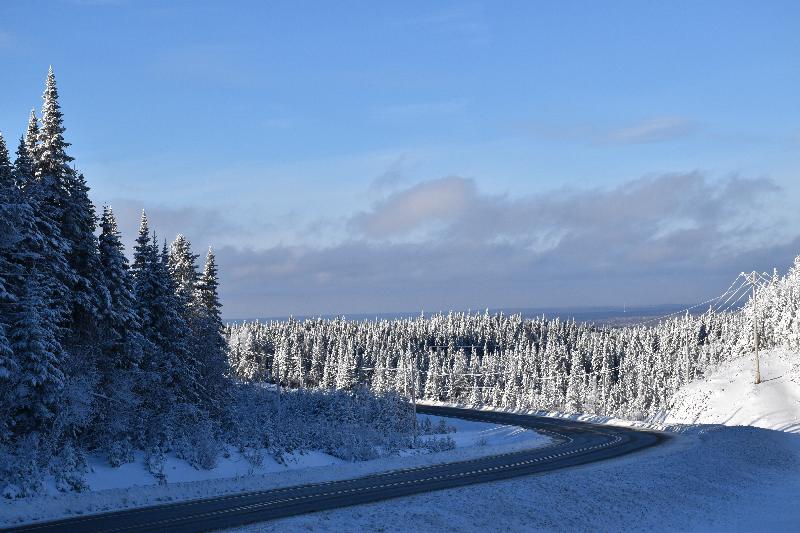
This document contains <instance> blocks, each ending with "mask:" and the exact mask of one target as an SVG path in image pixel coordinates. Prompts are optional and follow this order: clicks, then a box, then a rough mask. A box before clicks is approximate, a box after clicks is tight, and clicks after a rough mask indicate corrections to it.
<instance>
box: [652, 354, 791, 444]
mask: <svg viewBox="0 0 800 533" xmlns="http://www.w3.org/2000/svg"><path fill="white" fill-rule="evenodd" d="M760 359H761V380H762V382H761V383H760V384H759V385H756V384H755V383H754V379H753V368H754V361H753V357H752V356H741V357H738V358H736V359H734V360H732V361H727V362H725V363H722V364H721V365H720V366H719V367H718V368H717V369H716V370H715V371H713V372H711V373H710V374H709V375H708V376H707V377H706V378H705V379H701V380H698V381H695V382H692V383H689V384H687V385H685V386H684V387H682V388H681V389H680V390H679V391H678V392H677V394H676V395H675V397H674V399H673V405H672V408H671V409H670V410H669V411H668V412H667V414H666V417H665V418H664V422H665V423H667V424H673V423H676V424H725V425H727V426H756V427H760V428H765V429H775V430H778V431H789V432H794V433H800V353H798V352H796V351H793V350H787V349H780V348H776V349H773V350H767V351H765V352H762V353H761V358H760Z"/></svg>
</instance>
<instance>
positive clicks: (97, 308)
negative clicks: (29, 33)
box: [34, 67, 109, 350]
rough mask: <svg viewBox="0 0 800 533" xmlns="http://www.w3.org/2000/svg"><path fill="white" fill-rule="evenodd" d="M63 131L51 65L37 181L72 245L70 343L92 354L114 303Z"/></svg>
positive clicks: (67, 320)
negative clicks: (102, 317) (104, 316)
mask: <svg viewBox="0 0 800 533" xmlns="http://www.w3.org/2000/svg"><path fill="white" fill-rule="evenodd" d="M64 131H65V128H64V116H63V114H62V112H61V106H60V104H59V101H58V89H57V87H56V78H55V74H54V73H53V68H52V67H50V70H49V72H48V74H47V82H46V84H45V90H44V95H43V104H42V113H41V128H40V129H39V136H38V143H37V145H36V146H35V148H34V154H35V157H34V162H35V163H34V169H35V173H36V178H37V180H39V181H43V182H46V183H47V184H48V185H47V186H48V187H49V190H48V198H47V200H48V201H49V202H50V206H49V207H50V208H51V209H52V210H53V215H54V219H55V220H56V221H57V222H58V224H59V227H60V230H61V237H62V238H63V239H64V240H65V241H66V242H67V245H68V248H67V254H66V259H67V264H68V266H69V269H70V273H71V279H70V281H71V283H70V286H69V289H70V290H69V293H68V298H67V313H68V314H67V316H66V317H65V324H66V328H67V331H68V335H67V337H68V338H67V341H68V342H69V343H70V344H73V345H76V347H80V348H78V349H81V350H87V349H88V348H89V346H92V345H93V342H94V340H95V337H96V334H97V326H98V324H99V321H100V315H101V313H102V311H103V310H104V309H105V308H107V306H108V305H109V299H108V294H107V292H106V291H105V287H104V284H103V281H102V278H101V276H100V272H101V271H100V267H99V257H98V254H97V239H96V237H95V234H94V230H95V227H96V225H97V216H96V215H95V211H94V206H93V205H92V202H91V201H90V200H89V195H88V191H89V188H88V187H87V185H86V180H85V178H84V177H83V175H81V174H78V173H76V172H75V170H74V169H73V168H71V167H70V163H71V162H72V161H73V158H72V157H71V156H69V155H68V154H67V152H66V150H67V148H68V147H69V143H68V142H66V141H65V140H64Z"/></svg>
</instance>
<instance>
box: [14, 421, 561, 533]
mask: <svg viewBox="0 0 800 533" xmlns="http://www.w3.org/2000/svg"><path fill="white" fill-rule="evenodd" d="M425 418H429V419H430V420H431V423H432V425H433V426H434V427H435V426H437V425H438V424H439V420H440V418H442V417H437V416H426V415H419V417H418V419H419V421H420V422H423V421H424V419H425ZM444 420H445V423H446V425H447V426H449V427H450V428H454V429H455V430H456V431H455V432H450V433H447V434H446V436H449V437H451V438H452V439H453V440H454V442H455V445H456V448H455V449H453V450H449V451H444V452H438V453H424V452H423V451H421V450H416V449H415V450H405V451H403V452H402V453H401V454H400V456H396V457H389V458H383V459H376V460H372V461H362V462H356V463H349V462H346V461H343V460H341V459H338V458H336V457H333V456H330V455H327V454H324V453H321V452H306V453H302V454H300V453H295V454H290V455H286V454H285V455H284V456H283V459H284V460H285V464H281V463H279V462H277V461H275V460H274V459H273V458H272V457H269V456H266V455H265V457H264V462H263V464H262V466H260V467H258V468H253V467H251V466H250V464H249V463H248V462H247V461H246V460H245V459H244V458H243V457H241V456H240V455H239V454H238V452H236V451H235V450H229V453H230V457H228V458H220V460H219V464H218V465H217V467H216V468H214V469H212V470H198V469H195V468H194V467H192V466H191V465H189V464H188V463H187V462H186V461H183V460H181V459H178V458H177V457H175V456H174V455H167V457H166V460H165V464H164V473H165V475H166V479H167V484H166V485H159V484H158V481H157V480H156V479H155V478H154V477H153V476H152V475H151V474H149V473H148V472H147V470H146V468H145V464H144V455H143V454H137V455H136V457H135V459H136V460H135V461H134V462H133V463H129V464H125V465H122V466H121V467H119V468H113V467H111V466H109V465H108V463H107V462H106V461H105V459H103V458H101V457H90V458H89V464H90V467H91V470H92V471H91V472H89V473H88V474H87V476H86V480H87V483H88V485H89V487H90V491H88V492H83V493H61V492H58V491H56V490H55V487H54V486H52V487H50V492H49V493H48V494H44V495H41V496H36V497H31V498H23V499H18V500H0V527H2V526H12V525H19V524H22V523H30V522H34V521H41V520H52V519H56V518H61V517H67V516H74V515H85V514H92V513H101V512H107V511H113V510H119V509H126V508H132V507H142V506H148V505H158V504H162V503H169V502H176V501H184V500H192V499H198V498H208V497H212V496H218V495H222V494H233V493H238V492H248V491H255V490H266V489H273V488H281V487H290V486H294V485H301V484H304V483H319V482H324V481H334V480H340V479H350V478H354V477H358V476H364V475H368V474H374V473H378V472H385V471H388V470H395V469H400V468H413V467H422V466H429V465H433V464H438V463H445V462H451V461H460V460H468V459H474V458H476V457H481V456H484V455H491V454H495V453H507V452H510V451H514V450H518V449H523V448H535V447H542V446H547V445H549V444H551V442H552V440H551V439H550V438H548V437H545V436H543V435H540V434H538V433H536V432H534V431H530V430H526V429H522V428H519V427H516V426H506V425H499V424H489V423H483V422H471V421H465V420H458V419H452V418H444ZM443 436H445V435H428V436H420V439H422V440H424V439H428V438H441V437H443Z"/></svg>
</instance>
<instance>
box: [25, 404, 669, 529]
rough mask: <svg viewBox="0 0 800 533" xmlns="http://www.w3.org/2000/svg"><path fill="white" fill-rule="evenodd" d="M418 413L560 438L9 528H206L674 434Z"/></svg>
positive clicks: (610, 454)
mask: <svg viewBox="0 0 800 533" xmlns="http://www.w3.org/2000/svg"><path fill="white" fill-rule="evenodd" d="M418 412H420V413H425V414H431V415H442V416H450V417H458V418H465V419H469V420H476V421H480V422H493V423H498V424H508V425H515V426H522V427H526V428H531V429H535V430H536V431H539V432H541V433H544V434H546V435H548V436H550V437H552V438H554V439H555V441H556V442H555V443H554V445H552V446H548V447H545V448H536V449H532V450H525V451H517V452H512V453H505V454H500V455H489V456H487V457H481V458H478V459H472V460H469V461H458V462H454V463H444V464H439V465H434V466H426V467H421V468H409V469H406V470H394V471H391V472H386V473H382V474H373V475H368V476H364V477H359V478H355V479H349V480H344V481H333V482H326V483H314V484H309V485H300V486H296V487H288V488H282V489H273V490H265V491H259V492H248V493H242V494H234V495H227V496H219V497H216V498H207V499H202V500H193V501H187V502H181V503H172V504H167V505H158V506H153V507H143V508H138V509H131V510H127V511H118V512H112V513H104V514H99V515H92V516H83V517H76V518H68V519H65V520H57V521H53V522H42V523H37V524H31V525H29V526H23V527H20V528H15V529H11V530H10V531H36V532H42V533H44V532H56V531H58V532H67V531H69V532H82V531H90V532H99V531H107V532H110V531H169V532H170V533H179V532H184V531H207V530H212V529H220V528H227V527H234V526H241V525H245V524H250V523H253V522H262V521H265V520H273V519H276V518H282V517H286V516H292V515H298V514H304V513H312V512H315V511H324V510H329V509H337V508H340V507H346V506H350V505H359V504H363V503H369V502H376V501H380V500H386V499H389V498H397V497H401V496H409V495H412V494H419V493H423V492H429V491H434V490H442V489H449V488H453V487H462V486H464V485H471V484H474V483H487V482H491V481H498V480H502V479H508V478H513V477H518V476H527V475H531V474H542V473H545V472H551V471H553V470H560V469H562V468H568V467H574V466H578V465H583V464H587V463H593V462H596V461H604V460H608V459H612V458H614V457H619V456H622V455H626V454H629V453H632V452H635V451H637V450H642V449H644V448H648V447H650V446H654V445H657V444H659V443H661V442H663V441H664V440H666V438H667V437H666V436H664V435H663V434H660V433H656V432H650V431H638V430H634V429H628V428H621V427H612V426H604V425H595V424H588V423H582V422H575V421H570V420H561V419H554V418H545V417H538V416H531V415H521V414H512V413H501V412H495V411H477V410H471V409H459V408H454V407H434V406H419V408H418Z"/></svg>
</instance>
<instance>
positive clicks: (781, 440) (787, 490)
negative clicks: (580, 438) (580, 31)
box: [235, 350, 800, 533]
mask: <svg viewBox="0 0 800 533" xmlns="http://www.w3.org/2000/svg"><path fill="white" fill-rule="evenodd" d="M799 363H800V354H796V353H791V352H787V351H785V350H771V351H769V352H766V353H764V354H763V358H762V379H763V380H764V382H763V383H762V384H761V385H759V386H757V387H756V386H751V385H750V382H751V381H752V359H751V358H747V357H745V358H742V359H740V360H736V361H732V362H729V363H727V364H725V365H722V366H721V367H720V368H719V369H718V370H717V371H716V372H713V373H711V374H709V376H707V378H706V379H704V380H701V381H698V382H696V383H693V384H690V385H689V386H687V387H685V388H684V389H683V390H681V391H680V392H679V394H678V395H677V396H676V402H675V404H674V406H673V408H672V409H671V410H670V411H669V412H668V413H667V414H666V415H665V416H661V417H659V419H658V420H652V421H649V422H645V423H642V422H626V421H622V420H613V419H607V418H603V417H593V416H576V415H560V416H565V417H569V418H576V419H584V420H592V421H595V422H606V423H613V424H624V425H631V426H648V427H664V428H666V429H668V430H670V431H671V432H672V433H673V438H672V439H671V440H670V441H669V442H668V443H667V444H665V445H663V446H660V447H657V448H654V449H650V450H647V451H644V452H641V453H638V454H635V455H632V456H628V457H626V458H622V459H616V460H613V461H609V462H604V463H597V464H594V465H588V466H584V467H579V468H574V469H568V470H562V471H558V472H552V473H548V474H545V475H540V476H530V477H525V478H519V479H514V480H509V481H501V482H496V483H489V484H482V485H473V486H469V487H464V488H459V489H451V490H446V491H440V492H433V493H428V494H423V495H419V496H412V497H408V498H403V499H399V500H389V501H386V502H380V503H375V504H370V505H364V506H359V507H353V508H349V509H341V510H337V511H328V512H322V513H316V514H312V515H304V516H298V517H293V518H287V519H283V520H278V521H274V522H268V523H262V524H257V525H253V526H248V527H245V528H239V529H237V530H235V531H236V532H237V533H245V532H247V533H252V532H255V531H259V532H261V531H264V532H268V531H286V530H288V531H298V530H310V531H331V532H333V531H336V532H341V531H409V530H414V531H423V532H424V531H501V530H505V531H621V530H623V531H631V530H634V531H641V530H650V531H726V532H728V531H771V532H780V531H792V532H797V531H800V505H798V503H800V433H798V431H797V428H798V424H800V419H798V410H797V409H798V407H797V403H798V401H797V400H798V398H800V395H799V394H798V393H800V364H799ZM676 422H687V423H691V425H679V426H664V425H663V424H664V423H667V424H670V423H676ZM745 422H746V423H748V424H750V426H740V427H728V426H730V425H733V424H737V423H738V424H741V423H745ZM723 423H724V424H727V426H726V425H721V424H723ZM752 426H761V427H752ZM764 428H768V429H764ZM778 429H780V430H781V431H778Z"/></svg>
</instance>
